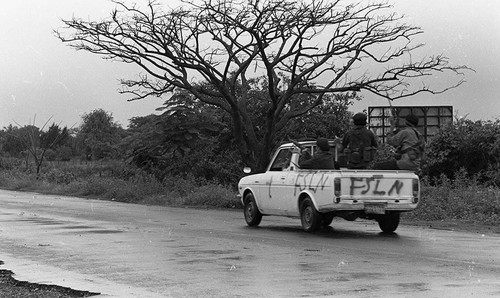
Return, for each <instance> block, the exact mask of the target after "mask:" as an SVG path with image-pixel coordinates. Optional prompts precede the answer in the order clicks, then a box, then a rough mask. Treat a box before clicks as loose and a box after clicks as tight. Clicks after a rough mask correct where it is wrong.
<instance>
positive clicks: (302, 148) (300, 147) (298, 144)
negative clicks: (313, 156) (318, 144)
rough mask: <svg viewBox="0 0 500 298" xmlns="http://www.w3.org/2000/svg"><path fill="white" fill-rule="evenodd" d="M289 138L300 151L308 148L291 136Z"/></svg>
mask: <svg viewBox="0 0 500 298" xmlns="http://www.w3.org/2000/svg"><path fill="white" fill-rule="evenodd" d="M288 140H289V141H290V142H292V143H293V144H294V145H295V146H296V147H297V148H299V150H300V151H303V150H305V149H306V148H305V147H304V146H302V145H301V144H300V143H299V142H297V141H295V140H292V139H290V138H288Z"/></svg>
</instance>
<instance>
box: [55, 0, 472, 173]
mask: <svg viewBox="0 0 500 298" xmlns="http://www.w3.org/2000/svg"><path fill="white" fill-rule="evenodd" d="M113 2H115V3H116V5H117V8H116V9H115V10H114V11H113V12H112V13H111V16H110V17H109V18H108V19H104V20H101V21H98V22H96V21H87V20H85V19H80V18H76V17H74V18H73V19H70V20H65V21H64V23H65V25H66V26H67V27H66V30H67V31H66V30H65V29H61V30H59V31H56V32H55V34H56V36H57V37H58V38H59V39H60V40H61V41H63V42H66V43H68V44H69V45H70V46H72V47H74V48H75V49H77V50H85V51H88V52H91V53H94V54H98V55H102V56H103V57H104V58H107V59H116V60H119V61H122V62H125V63H132V64H135V65H137V66H139V67H140V68H141V69H142V70H144V74H142V75H139V77H138V78H136V79H123V80H122V84H123V86H124V89H123V90H122V92H123V93H130V94H132V98H131V100H134V99H141V98H145V97H147V96H150V95H153V96H162V95H164V94H170V93H172V92H174V91H175V90H177V89H180V90H186V91H188V92H189V93H191V94H193V95H194V96H195V97H196V98H197V99H198V100H199V101H200V102H203V103H204V104H207V105H213V106H216V107H218V108H219V109H221V110H223V111H224V112H225V113H227V115H229V116H230V118H231V121H232V132H233V135H234V139H235V141H236V143H237V145H238V149H239V151H240V153H241V156H242V158H243V160H244V161H245V163H247V164H251V165H256V166H257V168H260V169H262V168H263V167H265V166H266V165H267V163H268V159H269V155H270V151H271V150H272V147H273V144H274V142H275V138H276V134H277V132H279V131H281V130H282V129H284V128H286V127H287V125H288V124H289V122H290V120H292V119H294V118H296V117H300V116H303V115H305V114H307V113H308V112H309V111H310V110H312V109H314V108H315V107H317V106H318V105H320V103H321V102H323V100H324V98H325V96H326V94H342V93H346V92H358V91H361V90H365V91H368V92H371V93H374V94H376V95H379V96H382V97H385V98H388V99H391V100H393V99H396V98H401V97H408V96H412V95H414V94H417V93H421V92H429V93H434V94H435V93H441V92H444V91H446V90H448V89H450V88H454V87H456V86H459V85H460V84H462V82H463V80H462V79H461V77H458V78H457V82H456V83H455V84H450V85H449V86H446V87H444V88H442V89H436V88H432V87H431V85H430V82H429V81H425V78H432V76H433V74H436V73H440V74H442V73H447V72H449V73H451V74H452V75H457V74H459V75H462V74H463V73H462V71H463V70H467V69H468V68H467V67H465V66H453V65H450V64H449V62H448V59H447V58H446V57H444V56H442V55H435V56H426V57H423V58H421V59H418V58H416V57H418V52H417V50H418V49H419V48H421V47H422V44H415V43H414V42H413V39H414V37H416V36H418V35H420V34H421V33H423V31H422V30H421V29H420V28H419V27H416V26H412V25H407V24H405V23H404V20H403V17H402V16H398V15H396V14H395V13H394V12H392V7H391V5H389V4H387V3H385V2H381V3H373V2H370V3H365V4H363V3H358V4H347V5H345V4H342V3H340V2H339V1H321V0H313V1H304V0H299V1H291V0H284V1H283V0H201V1H184V2H183V3H184V6H182V7H179V8H174V9H171V10H168V11H164V10H163V9H162V7H161V6H160V5H159V4H158V2H156V1H153V0H150V1H149V2H148V4H147V7H146V9H140V8H139V7H138V6H137V5H135V4H134V5H128V4H126V3H125V2H122V1H113ZM261 75H264V76H265V80H260V81H257V80H255V81H252V79H253V78H256V77H259V76H261ZM254 90H258V92H254ZM261 90H264V91H265V95H264V94H263V92H261ZM261 95H262V96H261ZM254 107H255V108H259V109H261V110H260V111H259V113H260V114H262V115H263V117H262V118H258V122H254V119H255V118H254V117H251V114H252V113H253V112H254V111H253V110H252V108H254Z"/></svg>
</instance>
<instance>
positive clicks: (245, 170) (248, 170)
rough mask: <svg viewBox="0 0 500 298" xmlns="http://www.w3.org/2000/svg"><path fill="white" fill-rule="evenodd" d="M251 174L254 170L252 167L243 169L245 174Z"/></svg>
mask: <svg viewBox="0 0 500 298" xmlns="http://www.w3.org/2000/svg"><path fill="white" fill-rule="evenodd" d="M251 172H252V169H251V168H250V167H244V168H243V173H245V174H250V173H251Z"/></svg>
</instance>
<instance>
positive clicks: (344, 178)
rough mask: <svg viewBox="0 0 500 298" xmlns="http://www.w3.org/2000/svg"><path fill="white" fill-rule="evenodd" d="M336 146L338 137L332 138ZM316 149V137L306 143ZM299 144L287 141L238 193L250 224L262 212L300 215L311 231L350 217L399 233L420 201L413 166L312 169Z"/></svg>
mask: <svg viewBox="0 0 500 298" xmlns="http://www.w3.org/2000/svg"><path fill="white" fill-rule="evenodd" d="M329 144H330V147H331V150H336V148H335V144H334V141H329ZM300 145H301V147H306V148H308V149H309V150H310V152H315V150H316V142H315V141H307V142H300ZM299 156H300V150H299V148H298V147H297V146H296V145H294V144H293V143H287V144H283V145H281V146H280V147H279V148H278V150H276V152H275V153H274V156H273V158H272V159H271V162H270V164H269V166H268V168H267V170H266V172H265V173H260V174H253V175H248V176H245V177H243V178H242V179H241V180H240V181H239V183H238V192H239V196H240V198H241V201H242V203H243V206H244V216H245V220H246V222H247V224H248V225H249V226H257V225H259V224H260V222H261V220H262V216H266V215H277V216H287V217H294V218H299V217H300V220H301V223H302V227H303V229H304V230H305V231H308V232H313V231H316V230H317V229H319V228H320V227H322V226H329V225H330V224H331V223H332V220H333V218H334V217H336V216H338V217H342V218H344V219H346V220H349V221H354V220H355V219H357V218H365V219H373V220H376V221H377V222H378V224H379V227H380V229H381V230H382V231H383V232H388V233H390V232H394V231H395V230H396V229H397V227H398V225H399V220H400V214H401V212H407V211H411V210H414V209H415V208H416V207H417V205H418V203H419V201H420V181H419V178H418V176H417V175H416V174H414V173H413V172H410V171H400V170H398V171H376V170H349V169H343V168H340V169H339V170H307V169H300V167H299V166H298V161H299Z"/></svg>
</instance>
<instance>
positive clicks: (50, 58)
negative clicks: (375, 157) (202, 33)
mask: <svg viewBox="0 0 500 298" xmlns="http://www.w3.org/2000/svg"><path fill="white" fill-rule="evenodd" d="M127 1H128V0H127ZM136 2H137V1H136ZM139 2H140V1H139ZM129 3H130V1H129ZM169 3H172V2H171V1H170V2H169ZM389 3H391V4H393V5H394V11H395V12H397V13H398V14H404V15H406V17H407V18H406V23H409V24H412V25H416V26H420V27H421V28H422V29H423V31H424V34H423V35H421V36H420V37H419V41H421V42H424V43H425V44H426V47H425V53H427V52H428V54H429V55H432V54H444V55H445V56H447V57H449V58H450V62H451V63H452V64H454V65H467V66H468V67H471V68H473V69H474V70H475V72H469V73H467V75H466V76H465V80H466V83H464V84H463V85H462V86H460V87H459V88H456V89H453V90H450V91H448V92H446V93H444V94H440V95H431V94H422V95H418V96H415V97H412V98H409V99H404V100H402V99H401V100H396V101H394V102H393V104H394V105H395V106H398V105H452V106H453V108H454V112H455V114H456V116H459V117H466V118H468V119H471V120H495V119H497V118H500V100H498V97H499V94H500V82H499V81H500V74H499V73H498V72H499V70H500V17H499V16H500V1H491V0H490V1H488V0H475V1H470V0H422V1H412V0H393V1H389ZM113 7H114V4H112V3H111V2H109V1H106V0H16V1H13V0H12V1H7V2H6V3H4V4H3V5H2V9H1V10H0V128H3V127H6V126H8V125H9V124H13V125H18V126H23V125H27V124H35V125H36V126H38V127H41V126H42V125H44V124H45V123H46V122H47V121H49V124H51V123H53V122H55V123H57V124H60V125H62V126H68V127H77V126H78V125H80V124H81V116H82V115H83V114H85V113H90V112H92V111H93V110H95V109H103V110H105V111H107V112H109V113H111V114H112V115H113V117H114V120H115V121H117V122H118V123H119V124H121V125H122V126H124V127H126V126H127V125H128V124H129V119H130V118H132V117H137V116H145V115H148V114H151V113H155V109H156V108H157V107H160V106H161V105H162V103H163V101H164V100H165V98H163V99H162V98H147V99H144V100H140V101H134V102H128V101H127V99H129V96H127V95H123V94H119V92H118V90H119V89H120V84H119V80H120V79H122V78H133V77H134V76H135V75H136V74H137V73H139V72H140V70H139V69H138V68H137V67H134V66H133V65H126V64H123V63H119V62H112V61H109V60H103V59H102V58H100V57H99V56H97V55H94V54H90V53H88V52H82V51H76V50H74V49H73V48H70V47H69V46H68V45H67V44H64V43H62V42H61V41H60V40H59V39H57V38H56V37H55V36H54V34H53V32H52V31H53V30H54V29H58V28H60V27H62V26H63V23H62V21H61V19H69V18H71V17H72V16H73V15H75V16H77V17H81V18H83V19H88V20H100V19H101V18H103V17H107V16H108V15H109V13H110V12H111V10H112V9H113ZM443 80H446V78H443ZM362 95H363V98H364V99H363V100H362V101H360V102H356V103H355V104H354V106H353V107H352V110H353V112H356V111H359V110H367V109H368V107H369V106H385V105H387V104H388V103H387V100H386V99H383V98H380V97H375V96H374V95H372V94H364V93H363V94H362Z"/></svg>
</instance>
